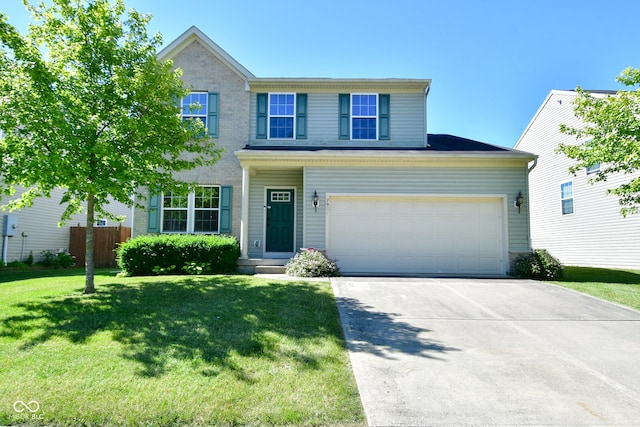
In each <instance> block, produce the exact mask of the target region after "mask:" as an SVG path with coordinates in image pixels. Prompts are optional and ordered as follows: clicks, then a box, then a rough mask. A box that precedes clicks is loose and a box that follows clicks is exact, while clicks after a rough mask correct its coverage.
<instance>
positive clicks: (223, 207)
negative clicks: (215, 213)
mask: <svg viewBox="0 0 640 427" xmlns="http://www.w3.org/2000/svg"><path fill="white" fill-rule="evenodd" d="M232 206H233V187H232V186H230V185H223V186H222V187H220V233H231V230H232V225H231V208H232Z"/></svg>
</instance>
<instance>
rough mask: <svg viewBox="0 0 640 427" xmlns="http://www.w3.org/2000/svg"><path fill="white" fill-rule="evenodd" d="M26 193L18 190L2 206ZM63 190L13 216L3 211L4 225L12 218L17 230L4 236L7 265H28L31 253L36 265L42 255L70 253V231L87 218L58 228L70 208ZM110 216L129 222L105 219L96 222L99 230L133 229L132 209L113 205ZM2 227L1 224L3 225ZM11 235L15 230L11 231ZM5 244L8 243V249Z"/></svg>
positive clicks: (80, 217) (76, 217)
mask: <svg viewBox="0 0 640 427" xmlns="http://www.w3.org/2000/svg"><path fill="white" fill-rule="evenodd" d="M23 192H24V188H23V187H17V188H16V193H15V194H14V195H13V196H10V197H9V196H4V197H3V198H2V200H0V205H4V204H6V203H7V202H8V201H9V200H12V199H16V198H18V197H19V196H20V195H21V194H22V193H23ZM62 194H63V190H61V189H55V190H53V191H52V192H51V196H50V197H38V198H37V199H35V200H34V201H33V205H32V206H30V207H28V208H24V209H20V210H15V211H13V212H9V211H8V210H4V211H0V217H2V223H4V221H6V218H5V217H8V218H9V219H10V220H11V222H12V224H14V223H15V228H13V227H11V228H12V234H13V235H10V236H7V237H5V236H4V235H3V236H2V237H3V240H2V243H0V246H1V247H2V249H3V258H2V259H3V261H5V262H11V261H24V260H25V259H26V258H27V257H28V256H29V254H30V253H33V256H34V259H35V260H36V261H38V260H39V258H40V252H42V251H45V250H54V251H68V250H69V228H70V227H71V226H76V225H80V226H83V227H84V226H85V225H86V216H85V214H84V213H83V214H77V215H73V216H72V217H71V220H69V221H67V222H66V223H65V225H64V226H62V227H58V222H60V218H61V217H62V213H63V212H64V209H65V207H66V205H61V204H60V201H61V200H62ZM109 212H111V213H113V214H115V215H120V216H123V217H124V218H125V221H124V222H123V223H119V222H114V221H111V220H107V219H106V218H101V219H98V221H96V225H98V226H102V227H105V226H110V227H113V226H118V225H120V224H122V225H123V226H125V227H130V226H131V208H129V207H127V206H126V205H125V204H123V203H116V202H113V203H111V204H109ZM2 223H0V224H2ZM10 233H11V230H10ZM4 242H6V243H7V246H6V249H5V247H4V244H3V243H4Z"/></svg>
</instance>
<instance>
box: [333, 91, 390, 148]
mask: <svg viewBox="0 0 640 427" xmlns="http://www.w3.org/2000/svg"><path fill="white" fill-rule="evenodd" d="M390 105H391V95H389V94H377V93H352V94H348V93H341V94H338V111H339V113H338V139H343V140H347V139H350V140H360V141H376V140H379V141H383V140H389V139H391V131H390V123H391V114H390V111H391V108H390Z"/></svg>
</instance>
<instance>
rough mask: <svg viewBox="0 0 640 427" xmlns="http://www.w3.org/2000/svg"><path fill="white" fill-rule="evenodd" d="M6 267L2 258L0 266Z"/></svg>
mask: <svg viewBox="0 0 640 427" xmlns="http://www.w3.org/2000/svg"><path fill="white" fill-rule="evenodd" d="M3 267H4V261H3V260H1V259H0V268H3Z"/></svg>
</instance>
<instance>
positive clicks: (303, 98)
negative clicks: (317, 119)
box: [296, 93, 307, 139]
mask: <svg viewBox="0 0 640 427" xmlns="http://www.w3.org/2000/svg"><path fill="white" fill-rule="evenodd" d="M296 139H307V94H306V93H299V94H297V95H296Z"/></svg>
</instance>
